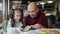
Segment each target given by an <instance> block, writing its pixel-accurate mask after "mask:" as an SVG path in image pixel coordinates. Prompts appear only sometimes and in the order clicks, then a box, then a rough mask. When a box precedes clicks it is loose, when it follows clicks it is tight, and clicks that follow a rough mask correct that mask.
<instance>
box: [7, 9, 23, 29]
mask: <svg viewBox="0 0 60 34" xmlns="http://www.w3.org/2000/svg"><path fill="white" fill-rule="evenodd" d="M22 18H23V10H22V9H16V10H14V11H13V12H11V14H10V20H9V22H8V26H7V27H16V28H17V27H19V28H21V27H22V26H23V24H24V23H23V21H22Z"/></svg>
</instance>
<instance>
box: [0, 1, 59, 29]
mask: <svg viewBox="0 0 60 34" xmlns="http://www.w3.org/2000/svg"><path fill="white" fill-rule="evenodd" d="M30 2H36V4H37V6H38V7H39V9H40V10H42V11H43V12H44V13H45V15H46V17H47V18H48V27H49V28H60V0H0V24H1V23H3V21H4V20H8V19H9V18H8V17H9V16H8V15H9V13H10V12H11V10H14V9H16V8H21V9H23V10H24V16H26V13H25V12H26V11H27V6H28V4H29V3H30Z"/></svg>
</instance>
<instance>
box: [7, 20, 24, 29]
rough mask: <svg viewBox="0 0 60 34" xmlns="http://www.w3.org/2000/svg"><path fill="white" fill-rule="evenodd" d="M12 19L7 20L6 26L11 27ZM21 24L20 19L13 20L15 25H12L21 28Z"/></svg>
mask: <svg viewBox="0 0 60 34" xmlns="http://www.w3.org/2000/svg"><path fill="white" fill-rule="evenodd" d="M12 23H13V22H12V20H11V19H10V20H9V21H8V25H7V28H12ZM22 26H23V24H22V22H21V21H15V25H14V27H15V28H21V27H22Z"/></svg>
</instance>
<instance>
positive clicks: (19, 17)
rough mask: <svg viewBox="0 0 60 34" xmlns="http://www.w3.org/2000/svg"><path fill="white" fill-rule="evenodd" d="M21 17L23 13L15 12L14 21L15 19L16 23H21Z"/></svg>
mask: <svg viewBox="0 0 60 34" xmlns="http://www.w3.org/2000/svg"><path fill="white" fill-rule="evenodd" d="M21 16H22V13H21V11H15V12H14V19H15V20H16V21H19V20H20V19H21Z"/></svg>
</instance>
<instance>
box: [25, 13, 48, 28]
mask: <svg viewBox="0 0 60 34" xmlns="http://www.w3.org/2000/svg"><path fill="white" fill-rule="evenodd" d="M36 23H39V24H41V25H43V26H44V27H46V28H47V27H48V21H47V18H46V16H45V14H44V13H43V12H39V13H38V16H37V17H36V18H31V17H30V16H29V15H28V16H27V17H25V24H26V25H34V24H36Z"/></svg>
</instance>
